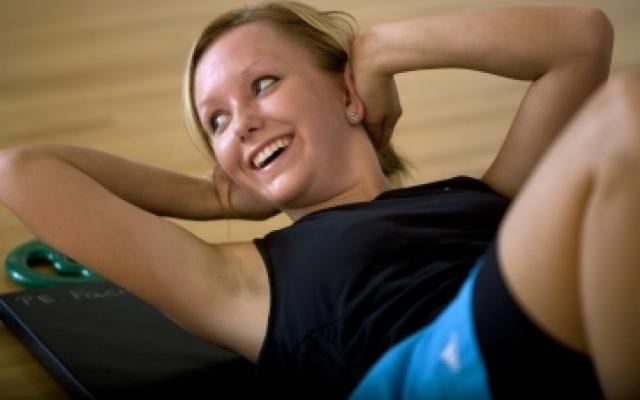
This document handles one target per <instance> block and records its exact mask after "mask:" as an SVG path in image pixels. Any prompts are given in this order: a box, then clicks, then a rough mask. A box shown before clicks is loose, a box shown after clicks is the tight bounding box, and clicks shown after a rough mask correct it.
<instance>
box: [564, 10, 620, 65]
mask: <svg viewBox="0 0 640 400" xmlns="http://www.w3.org/2000/svg"><path fill="white" fill-rule="evenodd" d="M572 25H573V27H574V35H572V36H573V38H574V39H573V42H574V46H573V47H574V49H575V50H576V51H575V53H573V54H574V57H575V58H578V59H582V60H587V61H588V62H590V63H592V64H593V65H594V66H596V67H598V68H602V69H605V70H606V72H607V74H608V72H609V67H610V65H611V56H612V53H613V38H614V28H613V24H612V23H611V20H610V19H609V17H608V16H607V14H605V13H604V12H603V11H602V10H600V9H598V8H592V7H584V8H579V9H577V10H576V13H575V19H574V21H573V24H572Z"/></svg>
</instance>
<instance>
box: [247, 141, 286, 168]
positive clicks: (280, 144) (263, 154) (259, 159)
mask: <svg viewBox="0 0 640 400" xmlns="http://www.w3.org/2000/svg"><path fill="white" fill-rule="evenodd" d="M289 144H291V139H290V138H282V139H278V140H275V141H273V142H271V144H269V145H268V146H266V147H265V148H264V149H262V150H261V151H260V153H258V155H257V156H255V157H254V158H253V165H254V166H255V167H256V168H261V167H262V166H263V164H264V162H265V161H266V160H267V159H268V158H269V157H271V156H272V155H273V153H275V152H276V151H277V150H278V149H284V148H286V147H287V146H289Z"/></svg>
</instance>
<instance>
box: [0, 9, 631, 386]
mask: <svg viewBox="0 0 640 400" xmlns="http://www.w3.org/2000/svg"><path fill="white" fill-rule="evenodd" d="M242 3H244V2H241V1H231V0H222V1H221V0H217V1H213V0H183V1H172V0H155V1H142V0H111V1H90V0H57V1H50V0H2V1H1V2H0V148H6V147H10V146H15V145H24V144H34V143H65V144H73V145H79V146H87V147H91V148H95V149H99V150H102V151H107V152H112V153H115V154H117V155H119V156H122V157H126V158H131V159H135V160H138V161H141V162H145V163H148V164H152V165H155V166H158V167H163V168H168V169H174V170H178V171H182V172H184V173H188V174H194V175H200V174H203V173H204V172H205V171H207V170H208V169H210V168H211V163H210V161H209V160H207V159H206V158H205V157H203V156H202V155H201V154H200V153H199V152H198V151H197V150H196V148H195V147H194V145H193V144H192V143H191V142H190V139H189V138H188V136H187V133H186V130H185V127H184V123H183V119H182V111H181V103H180V90H181V88H180V83H181V77H182V72H183V67H184V65H185V62H186V57H187V54H188V51H189V48H190V46H191V43H192V41H193V40H194V39H195V37H196V36H197V35H198V33H199V32H200V30H201V29H202V28H203V26H204V25H205V24H206V23H207V22H208V21H209V20H211V19H212V18H213V17H215V16H217V15H218V14H220V13H221V12H223V11H225V10H228V9H229V8H232V7H235V6H238V5H241V4H242ZM309 3H310V4H312V5H314V6H316V7H318V8H320V9H341V10H345V11H348V12H350V13H352V14H353V15H354V16H355V17H356V18H357V19H358V21H359V23H360V28H361V30H362V29H366V28H367V27H368V26H371V25H372V24H375V23H376V22H382V21H392V20H401V19H406V18H411V17H415V16H419V15H425V14H429V13H439V12H445V11H451V10H462V9H468V8H490V7H496V6H505V5H560V4H563V5H589V6H595V7H598V8H601V9H602V10H603V11H605V12H606V14H607V15H608V16H609V18H610V19H611V21H612V22H613V25H614V27H615V30H616V39H615V49H614V54H613V70H614V71H615V70H619V69H623V68H625V67H629V66H632V65H640V48H639V47H638V39H639V38H640V1H638V0H610V1H604V0H600V1H596V0H592V1H588V0H586V1H565V2H557V1H536V2H529V1H498V0H494V1H469V0H467V1H461V0H446V1H445V0H420V1H417V0H395V1H388V0H352V1H348V2H345V1H339V0H315V1H313V0H312V1H309ZM397 82H398V86H399V90H400V95H401V100H402V104H403V108H404V115H403V118H402V119H401V120H400V122H399V123H398V125H397V128H396V133H395V136H394V139H393V141H394V143H395V144H396V146H397V148H398V149H399V151H400V153H401V154H402V155H404V156H405V157H406V158H407V159H408V160H409V161H410V163H411V165H412V177H411V178H410V179H407V180H406V182H405V185H411V184H414V183H420V182H423V181H428V180H435V179H439V178H443V177H447V176H451V175H457V174H466V175H471V176H476V177H478V176H480V175H481V174H482V173H483V172H484V170H485V169H486V168H487V167H488V166H489V164H490V162H491V160H492V159H493V157H494V156H495V154H496V152H497V151H498V148H499V146H500V143H501V141H502V140H503V138H504V135H505V134H506V132H507V129H508V127H509V124H510V122H511V119H512V118H513V116H514V113H515V111H516V109H517V107H518V104H519V101H520V99H521V97H522V95H523V94H524V91H525V90H526V88H527V86H528V84H527V83H523V82H517V81H511V80H507V79H503V78H498V77H495V76H490V75H488V74H482V73H478V72H470V71H460V70H437V71H420V72H412V73H407V74H403V75H400V76H399V77H398V78H397ZM0 173H2V171H0ZM51 185H52V187H53V185H55V182H51ZM48 189H49V188H47V187H43V188H42V190H43V191H46V190H48ZM288 222H289V221H288V219H287V218H286V217H284V216H278V217H275V218H272V219H270V220H268V221H265V222H260V223H255V222H251V223H249V222H240V221H232V222H185V221H176V223H179V224H181V225H183V226H185V227H186V228H187V229H189V230H191V231H192V232H194V233H195V234H197V235H198V236H200V237H202V238H203V239H205V240H208V241H235V240H250V239H252V238H254V237H257V236H262V235H264V234H265V233H266V232H268V231H269V230H271V229H274V228H277V227H280V226H283V225H285V224H287V223H288ZM29 238H31V234H30V233H29V232H28V231H27V230H26V229H25V228H24V227H23V226H22V225H21V223H20V221H19V220H18V219H17V218H15V217H14V216H13V215H12V214H11V213H10V212H9V211H8V210H7V209H5V208H4V207H2V206H0V257H2V259H4V257H5V256H6V254H7V252H8V251H9V250H11V249H12V248H14V247H15V246H16V245H18V244H20V243H22V242H23V241H25V240H27V239H29ZM14 289H18V287H17V286H15V285H13V284H11V283H10V282H9V281H8V280H7V279H6V278H5V277H4V276H2V277H1V278H0V292H6V291H9V290H14ZM5 331H6V329H5V328H4V327H2V325H0V354H3V353H4V354H5V355H4V356H1V355H0V398H5V397H3V393H8V392H6V391H5V388H7V387H12V388H13V389H12V390H11V393H14V394H15V396H17V397H9V398H61V397H63V396H62V392H61V391H60V389H59V388H58V386H57V385H56V384H55V383H54V382H53V381H52V380H51V379H50V378H49V377H48V376H47V375H46V373H45V372H44V371H42V370H41V369H39V366H38V365H36V364H35V361H33V359H32V358H31V357H30V356H29V354H28V353H26V351H23V350H21V347H20V345H19V344H18V343H17V342H15V341H14V340H13V339H12V338H11V337H10V336H9V335H8V334H7V333H6V332H5ZM9 347H11V349H12V350H11V351H13V353H7V348H9ZM7 354H13V355H10V356H8V355H7ZM16 368H18V369H17V370H16ZM20 368H22V369H20ZM25 371H26V372H25ZM34 380H35V383H34ZM21 386H23V387H22V389H20V390H18V389H17V388H18V387H21ZM21 396H22V397H21ZM30 396H32V397H30Z"/></svg>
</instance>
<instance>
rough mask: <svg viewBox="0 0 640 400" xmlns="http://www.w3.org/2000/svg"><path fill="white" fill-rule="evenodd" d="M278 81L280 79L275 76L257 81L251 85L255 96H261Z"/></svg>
mask: <svg viewBox="0 0 640 400" xmlns="http://www.w3.org/2000/svg"><path fill="white" fill-rule="evenodd" d="M277 81H278V78H276V77H275V76H263V77H261V78H258V79H256V80H255V81H253V83H252V84H251V90H252V91H253V94H254V95H259V94H260V93H262V91H263V90H265V89H267V88H268V87H269V86H271V85H272V84H274V83H275V82H277Z"/></svg>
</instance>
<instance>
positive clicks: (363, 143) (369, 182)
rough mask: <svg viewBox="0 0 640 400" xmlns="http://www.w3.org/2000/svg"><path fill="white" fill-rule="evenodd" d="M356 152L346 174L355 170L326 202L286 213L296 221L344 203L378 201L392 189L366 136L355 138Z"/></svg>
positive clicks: (291, 209)
mask: <svg viewBox="0 0 640 400" xmlns="http://www.w3.org/2000/svg"><path fill="white" fill-rule="evenodd" d="M355 137H356V139H355V141H356V142H359V143H358V145H356V146H355V149H356V150H355V151H354V152H352V153H351V157H349V158H350V160H352V161H351V165H350V166H349V167H347V168H346V169H345V170H346V171H353V172H354V173H353V174H347V175H349V178H347V180H346V182H345V183H344V184H343V185H342V186H341V187H339V188H336V190H335V191H334V192H333V193H330V194H328V195H327V197H325V198H322V200H320V201H317V202H315V203H314V204H310V205H308V206H300V207H295V208H289V209H284V210H282V211H283V212H284V213H285V214H287V215H288V216H289V218H291V219H292V220H293V221H297V220H298V219H300V218H302V217H304V216H305V215H307V214H310V213H312V212H316V211H320V210H323V209H325V208H329V207H335V206H340V205H344V204H352V203H361V202H367V201H371V200H373V199H375V198H376V197H377V196H379V195H380V193H382V192H384V191H386V190H389V189H390V188H391V185H390V184H389V181H388V180H387V178H386V177H385V176H384V174H383V173H382V168H381V167H380V164H379V162H378V158H377V156H376V153H375V150H374V149H373V146H372V145H371V141H370V140H369V139H368V138H367V137H366V134H364V133H363V134H361V135H357V136H355Z"/></svg>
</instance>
